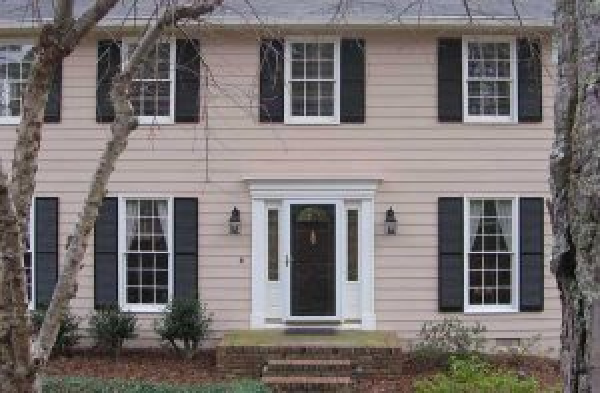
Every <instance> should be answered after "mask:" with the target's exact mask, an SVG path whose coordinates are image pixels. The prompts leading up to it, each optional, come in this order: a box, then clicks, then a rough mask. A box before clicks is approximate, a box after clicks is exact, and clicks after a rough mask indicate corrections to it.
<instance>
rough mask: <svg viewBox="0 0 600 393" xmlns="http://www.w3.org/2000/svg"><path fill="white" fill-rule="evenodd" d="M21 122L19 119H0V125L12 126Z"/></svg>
mask: <svg viewBox="0 0 600 393" xmlns="http://www.w3.org/2000/svg"><path fill="white" fill-rule="evenodd" d="M20 122H21V118H20V117H0V125H6V126H14V125H17V124H19V123H20Z"/></svg>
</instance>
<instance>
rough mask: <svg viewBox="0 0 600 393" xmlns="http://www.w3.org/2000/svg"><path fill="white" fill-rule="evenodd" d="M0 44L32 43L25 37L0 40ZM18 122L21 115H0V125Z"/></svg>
mask: <svg viewBox="0 0 600 393" xmlns="http://www.w3.org/2000/svg"><path fill="white" fill-rule="evenodd" d="M0 45H21V46H23V45H33V41H31V40H28V39H25V38H17V39H14V40H0ZM21 112H22V111H21ZM19 123H21V116H0V125H17V124H19Z"/></svg>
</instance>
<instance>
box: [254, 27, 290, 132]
mask: <svg viewBox="0 0 600 393" xmlns="http://www.w3.org/2000/svg"><path fill="white" fill-rule="evenodd" d="M283 45H284V41H283V40H281V39H274V40H268V39H263V40H261V42H260V51H259V62H260V108H259V119H260V122H261V123H283V112H284V111H283V101H284V99H283V94H284V83H285V82H284V73H283V70H284V58H283V56H284V52H283Z"/></svg>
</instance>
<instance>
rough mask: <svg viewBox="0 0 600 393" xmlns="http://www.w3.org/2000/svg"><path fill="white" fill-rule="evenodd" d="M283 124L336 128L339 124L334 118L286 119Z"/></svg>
mask: <svg viewBox="0 0 600 393" xmlns="http://www.w3.org/2000/svg"><path fill="white" fill-rule="evenodd" d="M284 124H285V125H289V126H336V125H339V124H340V120H339V119H335V118H331V119H330V118H322V117H314V118H311V117H299V118H289V117H288V118H286V119H285V120H284Z"/></svg>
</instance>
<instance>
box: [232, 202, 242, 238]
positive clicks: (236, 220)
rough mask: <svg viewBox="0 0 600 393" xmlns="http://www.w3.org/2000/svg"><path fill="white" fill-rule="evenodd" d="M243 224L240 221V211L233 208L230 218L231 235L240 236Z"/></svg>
mask: <svg viewBox="0 0 600 393" xmlns="http://www.w3.org/2000/svg"><path fill="white" fill-rule="evenodd" d="M241 225H242V222H241V219H240V210H239V209H238V208H237V207H235V206H234V207H233V210H232V211H231V217H229V234H230V235H239V234H240V228H241Z"/></svg>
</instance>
